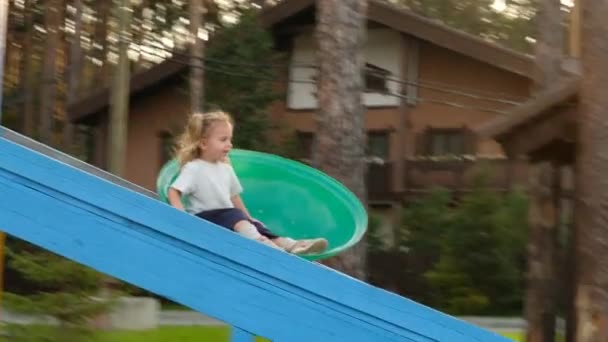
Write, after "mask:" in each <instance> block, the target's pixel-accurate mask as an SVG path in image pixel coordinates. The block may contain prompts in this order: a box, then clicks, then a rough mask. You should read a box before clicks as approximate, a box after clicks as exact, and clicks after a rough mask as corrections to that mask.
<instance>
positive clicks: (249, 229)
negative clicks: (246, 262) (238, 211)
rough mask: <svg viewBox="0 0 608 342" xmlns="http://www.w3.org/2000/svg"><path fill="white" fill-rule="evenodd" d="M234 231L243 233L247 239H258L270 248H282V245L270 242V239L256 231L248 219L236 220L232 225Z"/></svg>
mask: <svg viewBox="0 0 608 342" xmlns="http://www.w3.org/2000/svg"><path fill="white" fill-rule="evenodd" d="M234 231H235V232H237V233H238V234H240V235H243V236H244V237H246V238H248V239H252V240H256V241H259V242H261V243H263V244H265V245H268V246H270V247H272V248H276V249H280V250H284V248H283V247H281V246H278V245H277V244H275V243H274V242H272V240H270V239H269V238H267V237H265V236H263V235H262V234H260V232H258V230H257V228H256V227H255V226H254V225H253V224H251V222H249V221H245V220H243V221H239V222H237V223H236V224H235V225H234Z"/></svg>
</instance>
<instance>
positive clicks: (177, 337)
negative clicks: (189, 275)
mask: <svg viewBox="0 0 608 342" xmlns="http://www.w3.org/2000/svg"><path fill="white" fill-rule="evenodd" d="M229 340H230V328H228V327H222V326H220V327H163V328H160V329H156V330H150V331H143V332H142V331H134V332H109V333H104V334H103V336H102V338H101V339H100V342H167V341H180V342H207V341H209V342H228V341H229ZM265 341H267V340H265V339H262V338H258V339H257V342H265Z"/></svg>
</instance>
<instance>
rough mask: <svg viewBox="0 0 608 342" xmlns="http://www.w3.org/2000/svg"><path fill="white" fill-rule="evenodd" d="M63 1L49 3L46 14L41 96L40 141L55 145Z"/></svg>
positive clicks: (57, 0)
mask: <svg viewBox="0 0 608 342" xmlns="http://www.w3.org/2000/svg"><path fill="white" fill-rule="evenodd" d="M62 3H63V2H62V0H51V1H49V4H48V7H46V10H45V14H44V22H45V27H46V31H47V34H46V48H45V53H44V58H43V69H42V88H41V89H42V90H41V94H40V131H39V137H40V141H42V142H44V143H46V144H53V141H52V139H53V129H54V112H55V100H56V98H55V95H56V94H55V93H56V91H55V90H56V86H57V82H56V63H57V49H58V48H59V38H60V36H59V35H60V31H59V30H60V24H61V21H60V20H61V19H60V18H61V13H60V11H63V8H62V6H61V5H62Z"/></svg>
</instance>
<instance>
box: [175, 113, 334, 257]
mask: <svg viewBox="0 0 608 342" xmlns="http://www.w3.org/2000/svg"><path fill="white" fill-rule="evenodd" d="M232 127H233V125H232V120H231V118H230V116H229V115H228V114H226V113H224V112H220V111H216V112H210V113H205V114H193V115H192V116H191V117H190V119H189V120H188V124H187V126H186V129H185V131H184V133H183V134H182V136H181V137H180V140H179V142H178V150H177V159H178V161H179V164H180V166H181V171H180V175H179V176H178V177H177V179H176V180H175V182H174V183H173V184H172V185H171V188H170V189H169V194H168V197H169V202H170V203H171V205H172V206H174V207H176V208H178V209H181V210H184V209H185V210H186V211H187V212H189V213H192V214H194V215H196V216H198V217H200V218H202V219H205V220H207V221H210V222H213V223H215V224H217V225H219V226H222V227H225V228H228V229H230V230H233V231H235V232H237V233H239V234H241V235H243V236H245V237H247V238H250V239H254V240H258V241H260V242H262V243H264V244H267V245H269V246H271V247H274V248H277V249H280V250H284V251H287V252H290V253H294V254H310V253H319V252H322V251H324V250H325V249H326V248H327V240H325V239H322V238H319V239H310V240H294V239H291V238H289V237H280V236H277V235H275V234H273V233H272V232H271V231H270V230H268V229H267V228H266V227H265V226H264V225H263V224H262V223H261V222H259V221H257V220H255V219H253V218H252V217H251V215H250V214H249V212H248V211H247V208H246V207H245V204H244V203H243V200H242V199H241V197H240V193H241V192H242V191H243V188H242V187H241V184H240V182H239V180H238V178H237V176H236V174H235V172H234V169H233V168H232V166H231V165H230V164H229V161H228V153H229V152H230V150H231V149H232ZM182 195H186V196H188V198H189V205H188V207H187V208H184V207H183V206H182V202H181V196H182Z"/></svg>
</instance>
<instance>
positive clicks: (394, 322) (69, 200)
mask: <svg viewBox="0 0 608 342" xmlns="http://www.w3.org/2000/svg"><path fill="white" fill-rule="evenodd" d="M0 194H1V199H0V229H2V230H3V231H5V232H7V233H8V234H10V235H13V236H15V237H17V238H20V239H23V240H26V241H29V242H31V243H34V244H36V245H38V246H40V247H42V248H45V249H48V250H50V251H52V252H55V253H57V254H60V255H63V256H65V257H67V258H69V259H72V260H74V261H77V262H79V263H82V264H84V265H87V266H89V267H92V268H94V269H97V270H99V271H100V272H104V273H106V274H109V275H111V276H113V277H116V278H119V279H122V280H124V281H126V282H129V283H132V284H134V285H137V286H139V287H141V288H144V289H146V290H149V291H152V292H154V293H157V294H159V295H162V296H165V297H167V298H170V299H172V300H174V301H176V302H179V303H181V304H184V305H186V306H188V307H190V308H192V309H194V310H197V311H199V312H202V313H205V314H207V315H210V316H213V317H215V318H217V319H220V320H222V321H224V322H226V323H228V324H230V325H232V326H233V327H234V334H233V340H234V341H237V340H238V341H252V336H253V335H259V336H264V337H267V338H269V339H271V340H273V341H279V342H280V341H289V342H299V341H302V342H310V341H321V342H331V341H340V342H346V341H348V342H356V341H366V342H379V341H382V342H389V341H415V342H431V341H445V342H475V341H479V342H498V341H508V340H507V339H506V338H503V337H501V336H499V335H497V334H495V333H493V332H490V331H487V330H484V329H481V328H478V327H476V326H474V325H471V324H468V323H466V322H463V321H461V320H458V319H456V318H454V317H451V316H449V315H446V314H443V313H441V312H438V311H436V310H433V309H431V308H428V307H426V306H423V305H420V304H418V303H415V302H413V301H411V300H408V299H405V298H402V297H400V296H397V295H395V294H392V293H389V292H386V291H384V290H382V289H379V288H376V287H373V286H370V285H368V284H366V283H363V282H360V281H358V280H355V279H352V278H350V277H348V276H346V275H343V274H341V273H339V272H336V271H334V270H332V269H329V268H327V267H324V266H321V265H318V264H316V263H313V262H310V261H307V260H304V259H302V258H299V257H295V256H292V255H289V254H286V253H281V252H279V251H276V250H274V249H271V248H268V247H266V246H263V245H262V244H259V243H257V242H254V241H251V240H247V239H245V238H242V237H240V236H238V235H236V234H233V233H231V232H229V231H227V230H223V229H217V228H216V227H213V226H211V225H210V224H206V223H205V222H203V221H201V220H199V219H198V218H195V217H193V216H190V215H188V214H184V213H182V212H180V211H177V210H174V209H173V208H171V207H170V206H168V205H167V204H165V203H163V202H161V201H159V200H157V199H156V198H154V194H152V193H150V192H148V191H146V190H144V189H141V188H138V187H137V186H135V185H133V184H130V183H128V182H126V181H124V180H121V179H119V178H116V177H114V176H112V175H110V174H108V173H105V172H103V171H101V170H99V169H96V168H94V167H92V166H90V165H88V164H85V163H82V162H80V161H78V160H76V159H74V158H71V157H69V156H67V155H64V154H61V153H60V152H57V151H55V150H53V149H51V148H49V147H47V146H44V145H42V144H39V143H37V142H35V141H33V140H30V139H28V138H25V137H23V136H20V135H18V134H16V133H14V132H12V131H9V130H6V129H3V128H1V127H0Z"/></svg>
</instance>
